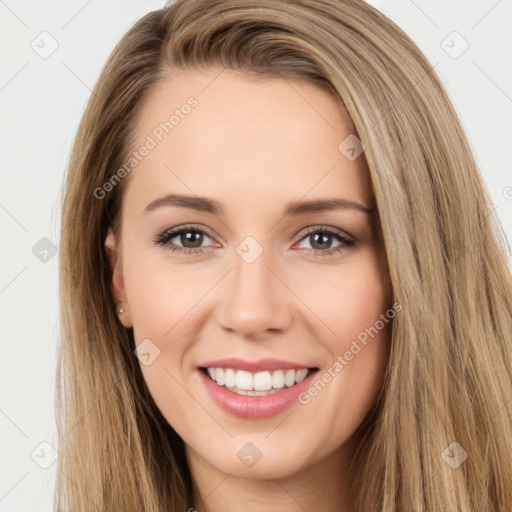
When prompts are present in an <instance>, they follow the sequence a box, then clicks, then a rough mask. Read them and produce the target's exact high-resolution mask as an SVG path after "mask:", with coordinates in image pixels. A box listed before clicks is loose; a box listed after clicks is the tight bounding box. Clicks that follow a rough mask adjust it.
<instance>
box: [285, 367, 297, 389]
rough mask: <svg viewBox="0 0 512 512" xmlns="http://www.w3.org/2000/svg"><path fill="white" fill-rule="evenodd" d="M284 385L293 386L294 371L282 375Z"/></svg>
mask: <svg viewBox="0 0 512 512" xmlns="http://www.w3.org/2000/svg"><path fill="white" fill-rule="evenodd" d="M284 383H285V384H286V385H287V386H288V387H290V386H293V385H294V384H295V370H288V371H287V372H286V373H285V374H284Z"/></svg>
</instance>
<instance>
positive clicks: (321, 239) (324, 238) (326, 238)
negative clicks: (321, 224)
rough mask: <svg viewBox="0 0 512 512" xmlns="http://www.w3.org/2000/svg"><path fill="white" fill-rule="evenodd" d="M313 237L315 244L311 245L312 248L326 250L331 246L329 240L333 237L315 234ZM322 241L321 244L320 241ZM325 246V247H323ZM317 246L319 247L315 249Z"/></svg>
mask: <svg viewBox="0 0 512 512" xmlns="http://www.w3.org/2000/svg"><path fill="white" fill-rule="evenodd" d="M312 236H313V243H312V244H311V246H312V247H313V248H314V249H325V248H326V245H327V246H328V245H330V244H329V243H328V241H329V239H330V238H331V235H326V234H318V233H316V234H314V235H312ZM319 239H320V242H319V241H318V240H319ZM322 243H323V244H325V245H322ZM315 244H316V245H319V247H315Z"/></svg>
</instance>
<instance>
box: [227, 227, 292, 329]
mask: <svg viewBox="0 0 512 512" xmlns="http://www.w3.org/2000/svg"><path fill="white" fill-rule="evenodd" d="M251 238H252V237H247V239H245V240H244V241H242V242H241V243H240V244H239V246H238V247H237V248H236V254H234V255H233V267H234V268H233V271H232V272H230V276H229V278H228V279H229V285H228V292H227V294H226V297H225V299H224V301H223V305H222V308H221V311H222V313H221V318H220V321H221V323H222V325H223V327H225V328H228V329H231V330H235V331H238V332H239V333H240V334H242V335H244V336H256V335H257V334H258V333H260V332H263V331H266V330H269V329H271V330H282V329H285V328H286V327H287V326H288V324H289V322H290V320H291V304H290V303H289V301H290V297H291V294H290V293H289V292H288V291H287V289H286V287H285V286H284V285H283V283H282V282H281V281H280V280H279V279H278V278H277V277H276V276H275V275H274V272H276V271H275V270H274V268H273V267H276V264H275V258H274V255H273V253H272V251H271V250H270V248H268V249H267V248H266V247H263V246H261V245H260V244H259V243H258V242H257V241H256V240H255V239H251ZM269 267H270V268H272V269H273V271H271V270H270V269H269Z"/></svg>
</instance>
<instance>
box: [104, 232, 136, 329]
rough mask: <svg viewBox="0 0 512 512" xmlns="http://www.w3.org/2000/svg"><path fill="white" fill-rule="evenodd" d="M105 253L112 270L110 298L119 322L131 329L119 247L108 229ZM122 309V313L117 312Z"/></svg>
mask: <svg viewBox="0 0 512 512" xmlns="http://www.w3.org/2000/svg"><path fill="white" fill-rule="evenodd" d="M104 245H105V251H106V253H107V257H108V261H109V265H110V269H111V270H112V282H111V283H109V286H110V290H111V292H112V298H113V299H114V303H115V305H116V314H117V316H118V318H119V321H120V322H121V323H122V324H123V325H124V327H126V328H130V327H133V324H132V319H131V314H130V308H129V305H128V300H127V298H126V290H125V286H124V278H123V268H122V264H121V259H120V257H119V253H120V247H118V246H117V241H116V237H115V235H114V232H113V231H112V228H109V230H108V232H107V236H106V237H105V244H104ZM120 309H123V312H122V313H119V310H120Z"/></svg>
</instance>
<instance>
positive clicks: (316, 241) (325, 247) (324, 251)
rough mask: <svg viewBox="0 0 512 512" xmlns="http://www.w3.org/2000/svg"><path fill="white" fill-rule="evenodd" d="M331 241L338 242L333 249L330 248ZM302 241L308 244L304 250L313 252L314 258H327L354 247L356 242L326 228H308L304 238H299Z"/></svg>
mask: <svg viewBox="0 0 512 512" xmlns="http://www.w3.org/2000/svg"><path fill="white" fill-rule="evenodd" d="M333 239H335V240H337V241H338V242H339V244H338V245H336V246H335V247H332V240H333ZM302 240H306V241H308V242H309V245H310V248H306V250H308V251H313V253H314V255H315V256H329V255H331V254H335V253H339V252H341V251H342V250H344V249H346V248H347V247H353V246H355V245H356V241H355V240H353V239H352V238H349V237H348V236H346V235H345V234H344V233H343V232H341V231H338V230H335V229H333V228H329V227H327V226H322V227H318V226H314V227H312V228H308V230H307V231H306V233H305V236H303V237H302V238H301V241H302Z"/></svg>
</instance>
